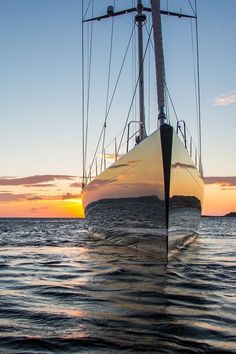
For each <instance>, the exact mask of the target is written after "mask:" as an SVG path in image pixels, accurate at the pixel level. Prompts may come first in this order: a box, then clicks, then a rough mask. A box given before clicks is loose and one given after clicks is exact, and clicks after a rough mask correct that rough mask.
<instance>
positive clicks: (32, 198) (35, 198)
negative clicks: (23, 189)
mask: <svg viewBox="0 0 236 354" xmlns="http://www.w3.org/2000/svg"><path fill="white" fill-rule="evenodd" d="M27 200H42V198H41V197H38V196H35V197H29V198H27Z"/></svg>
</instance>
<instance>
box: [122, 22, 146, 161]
mask: <svg viewBox="0 0 236 354" xmlns="http://www.w3.org/2000/svg"><path fill="white" fill-rule="evenodd" d="M151 33H152V28H151V30H150V33H149V37H148V40H147V44H146V47H145V51H144V55H143V60H142V65H141V67H140V70H139V75H138V79H137V82H136V85H135V90H134V93H133V97H132V99H131V103H130V107H129V110H128V114H127V118H126V121H125V125H124V129H123V132H122V135H121V139H120V143H119V146H118V149H117V152H118V154H119V151H120V148H121V144H122V141H123V138H124V134H125V129H126V126H127V123H128V120H129V116H130V112H131V109H132V105H133V102H134V98H135V95H136V91H137V87H138V83H139V80H140V75H141V72H142V68H143V64H144V59H145V57H146V54H147V49H148V46H149V43H150V37H151Z"/></svg>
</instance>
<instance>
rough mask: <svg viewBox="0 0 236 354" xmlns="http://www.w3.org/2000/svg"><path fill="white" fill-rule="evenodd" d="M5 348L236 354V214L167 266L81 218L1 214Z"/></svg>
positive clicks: (0, 308)
mask: <svg viewBox="0 0 236 354" xmlns="http://www.w3.org/2000/svg"><path fill="white" fill-rule="evenodd" d="M0 353H4V354H5V353H182V354H184V353H236V219H235V218H203V219H202V223H201V227H200V235H199V237H198V238H197V239H196V240H195V241H194V242H193V243H191V244H190V245H188V246H186V247H185V248H183V249H181V250H180V251H178V252H177V253H176V254H175V256H174V257H173V258H172V259H171V260H170V261H169V263H168V265H167V266H166V265H164V264H161V263H159V261H158V259H155V257H152V256H150V255H148V254H146V253H142V252H140V251H136V250H134V249H132V248H128V247H125V246H116V245H112V244H111V243H109V242H106V241H104V240H100V239H98V238H96V237H95V236H91V235H89V234H88V233H87V232H86V230H85V229H84V224H83V221H82V220H40V219H31V220H29V219H1V220H0Z"/></svg>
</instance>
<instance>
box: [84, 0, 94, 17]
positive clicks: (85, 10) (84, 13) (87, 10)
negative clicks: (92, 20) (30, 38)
mask: <svg viewBox="0 0 236 354" xmlns="http://www.w3.org/2000/svg"><path fill="white" fill-rule="evenodd" d="M83 2H84V0H83ZM91 2H92V0H90V1H89V3H88V6H87V8H86V10H85V13H84V15H83V16H82V19H83V20H84V19H85V17H86V15H87V12H88V10H89V7H90V4H91ZM82 14H83V12H82Z"/></svg>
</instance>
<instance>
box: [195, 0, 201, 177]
mask: <svg viewBox="0 0 236 354" xmlns="http://www.w3.org/2000/svg"><path fill="white" fill-rule="evenodd" d="M195 16H196V21H195V25H196V50H197V86H198V87H197V88H198V125H199V156H200V169H201V165H202V118H201V96H200V60H199V43H198V18H197V1H196V0H195ZM200 172H202V171H200Z"/></svg>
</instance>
